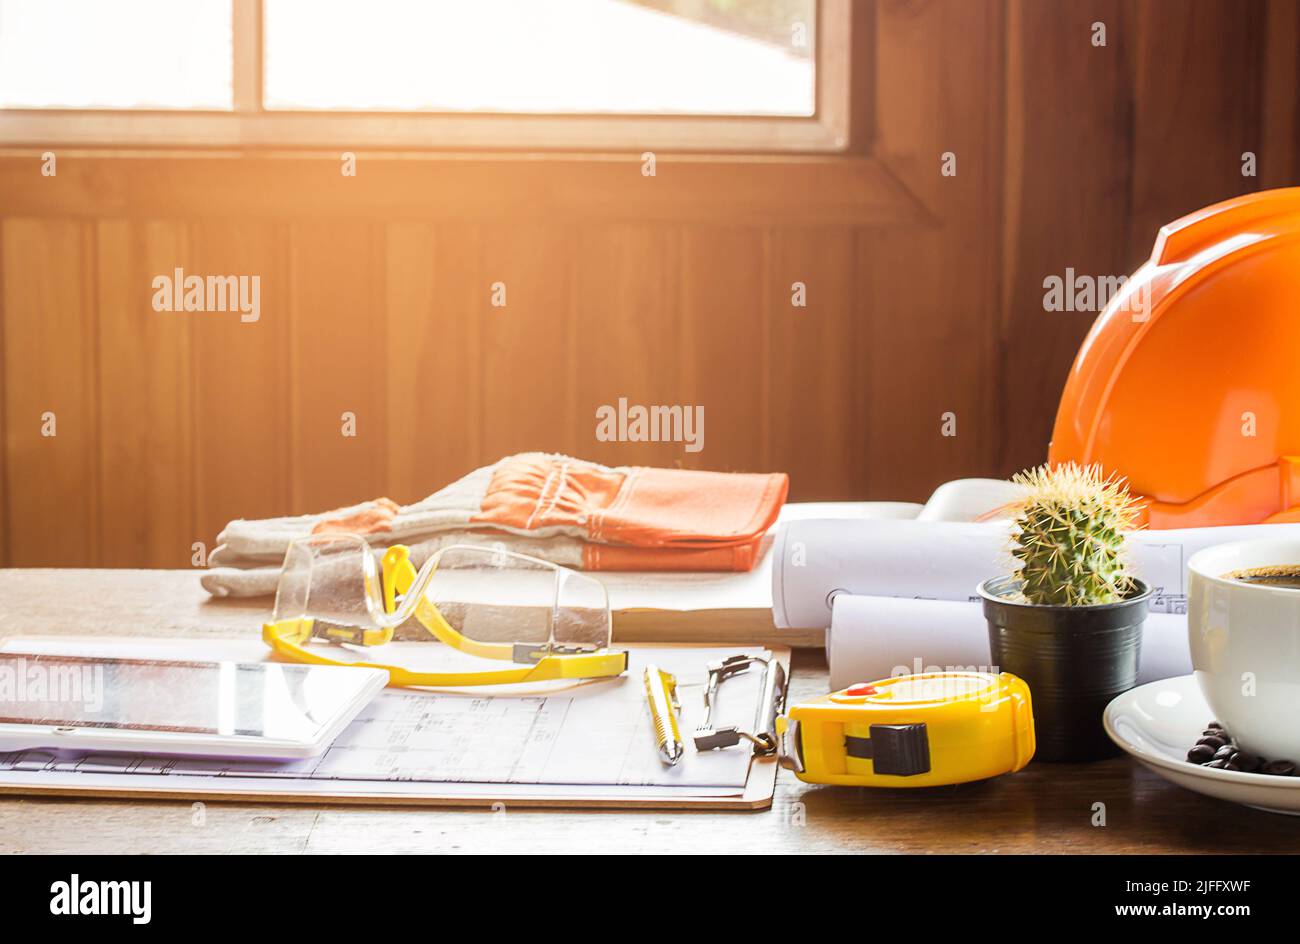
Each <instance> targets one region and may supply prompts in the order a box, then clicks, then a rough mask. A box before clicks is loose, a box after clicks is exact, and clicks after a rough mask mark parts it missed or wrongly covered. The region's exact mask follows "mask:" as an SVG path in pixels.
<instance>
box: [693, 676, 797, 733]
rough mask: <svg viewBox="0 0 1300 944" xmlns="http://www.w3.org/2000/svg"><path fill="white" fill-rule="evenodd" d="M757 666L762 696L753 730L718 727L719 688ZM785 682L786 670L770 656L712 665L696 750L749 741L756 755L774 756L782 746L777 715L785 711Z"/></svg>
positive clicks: (733, 726) (696, 731)
mask: <svg viewBox="0 0 1300 944" xmlns="http://www.w3.org/2000/svg"><path fill="white" fill-rule="evenodd" d="M755 665H761V666H763V696H762V698H760V699H759V701H758V713H757V715H756V716H755V718H754V730H753V731H752V732H750V731H742V730H740V728H739V727H738V726H736V725H729V726H727V727H722V728H719V727H715V726H714V724H713V712H714V710H715V709H716V708H717V703H718V688H719V686H721V685H722V683H723V682H725V681H726V680H727V679H729V678H731V677H732V676H734V675H740V674H741V673H743V672H746V671H748V670H749V668H750V667H751V666H755ZM786 681H787V680H786V676H785V667H784V666H782V665H781V663H780V662H778V661H776V659H774V658H772V657H771V656H746V655H735V656H731V657H729V658H727V659H723V660H722V661H721V662H713V663H710V665H709V681H708V684H707V685H706V686H705V689H704V723H703V724H702V725H700V726H699V727H698V728H696V729H695V738H694V739H695V749H696V750H697V751H714V750H718V749H719V748H723V747H734V746H735V745H737V744H739V743H740V742H741V741H749V742H750V743H751V744H753V745H754V753H755V754H757V755H759V756H766V755H768V754H775V753H776V749H777V746H778V744H779V742H778V740H777V735H776V716H777V715H779V714H780V713H781V711H782V710H783V709H784V708H785V695H786Z"/></svg>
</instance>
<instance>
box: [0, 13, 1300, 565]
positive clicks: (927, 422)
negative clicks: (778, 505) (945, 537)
mask: <svg viewBox="0 0 1300 944" xmlns="http://www.w3.org/2000/svg"><path fill="white" fill-rule="evenodd" d="M1085 7H1086V8H1087V9H1085ZM1096 21H1104V22H1105V23H1106V24H1107V29H1108V45H1107V46H1106V47H1105V48H1097V47H1094V46H1093V45H1092V44H1091V42H1090V35H1091V25H1092V23H1094V22H1096ZM1298 35H1300V34H1298V32H1297V22H1296V10H1295V6H1294V4H1293V3H1290V2H1288V0H1276V2H1270V0H1223V2H1211V0H1203V2H1199V3H1197V4H1196V5H1195V10H1194V12H1193V11H1191V10H1189V5H1187V4H1184V3H1181V2H1178V0H1159V2H1155V0H1142V2H1137V3H1128V2H1122V0H1097V2H1096V3H1094V4H1091V5H1085V4H1074V3H1069V4H1065V3H1059V4H1058V3H1050V4H1049V3H1043V2H1038V0H1013V2H1001V0H944V2H939V0H931V2H919V0H917V2H899V0H888V2H881V3H865V2H864V3H860V4H858V5H857V6H856V7H855V37H854V44H853V45H854V49H855V50H856V53H855V62H854V69H855V72H854V77H853V88H854V96H855V97H854V102H853V105H852V111H853V116H854V119H853V120H854V127H853V130H852V137H853V147H852V149H851V152H850V153H849V154H847V155H845V156H840V157H808V158H782V157H779V156H769V157H762V156H750V157H743V158H740V157H727V156H716V157H707V156H695V157H688V156H681V155H671V154H665V155H659V160H658V165H657V170H656V176H655V177H654V178H647V177H644V176H643V175H642V173H641V162H640V150H639V149H635V148H633V149H629V152H628V153H626V154H604V155H563V154H551V155H545V154H539V155H509V154H478V155H475V154H437V153H431V154H419V155H409V154H359V155H358V170H357V176H356V177H354V178H346V177H343V176H342V174H341V173H340V161H339V155H337V154H302V153H298V154H273V153H267V152H264V151H249V152H231V153H162V152H152V153H136V154H127V153H114V154H105V153H102V152H87V151H76V150H63V149H60V150H59V152H58V157H57V159H58V165H57V166H58V173H57V175H56V176H55V177H52V178H46V177H42V176H41V174H40V167H41V153H42V149H41V148H40V147H32V148H26V149H23V150H15V151H10V152H8V153H6V154H3V155H0V306H2V308H0V326H2V328H3V332H2V335H0V338H2V340H0V343H2V345H3V352H2V357H0V369H2V370H3V378H2V382H0V397H2V398H3V403H2V405H0V424H2V430H0V432H2V434H3V435H2V438H0V442H3V447H4V449H3V462H0V496H2V498H3V500H2V501H0V564H8V565H14V566H26V565H63V566H75V565H96V564H98V565H106V566H188V565H189V564H190V560H191V555H192V553H193V552H192V545H193V544H194V542H204V543H206V544H207V546H209V547H210V546H211V544H212V541H213V538H214V537H215V535H216V533H217V531H218V530H219V529H220V527H221V526H222V525H223V524H224V523H225V522H226V521H227V520H228V519H230V518H233V517H240V516H243V517H258V516H267V515H275V514H283V513H299V512H307V511H314V510H320V509H324V508H329V507H333V506H337V505H341V504H346V503H350V502H353V501H357V500H360V499H363V498H367V497H373V496H377V495H388V496H390V497H392V498H394V499H396V500H398V501H411V500H414V499H416V498H418V497H421V496H423V495H425V494H427V493H429V492H431V491H433V490H435V489H436V488H438V487H440V486H442V485H443V484H445V483H447V482H448V481H450V480H451V479H453V478H455V477H457V476H459V475H462V474H463V473H465V472H467V471H469V470H470V469H472V468H474V467H476V466H479V465H481V464H484V463H487V462H491V461H493V460H495V459H496V458H499V457H500V456H502V455H504V454H507V453H510V452H515V451H519V450H526V449H546V450H557V451H563V452H568V453H572V454H575V455H579V456H583V457H586V458H591V459H594V460H597V461H602V462H608V463H615V464H622V463H652V464H662V465H676V464H681V465H682V466H685V467H693V468H710V469H723V470H784V471H788V472H789V473H790V474H791V479H792V497H793V498H795V499H802V500H811V499H834V498H840V499H865V498H877V499H922V498H924V497H925V495H926V494H928V492H929V491H930V490H931V489H932V488H933V487H934V486H935V485H937V484H939V483H941V482H943V481H945V480H947V479H951V478H956V477H961V476H970V475H1005V474H1008V473H1010V472H1011V471H1014V470H1015V469H1017V468H1020V467H1023V466H1025V465H1028V464H1031V463H1033V462H1036V461H1039V460H1041V459H1042V458H1043V456H1044V455H1045V452H1046V445H1047V438H1048V434H1049V432H1050V427H1051V422H1052V417H1053V414H1054V411H1055V404H1056V399H1057V396H1058V394H1059V391H1060V388H1061V384H1062V382H1063V380H1064V376H1065V372H1066V370H1067V369H1068V367H1069V364H1070V361H1071V359H1072V357H1073V354H1074V351H1075V350H1076V349H1077V346H1078V343H1079V340H1080V339H1081V338H1082V337H1083V334H1084V332H1085V331H1086V330H1087V328H1088V326H1089V324H1090V323H1091V320H1092V316H1091V315H1089V314H1056V313H1047V312H1044V310H1043V306H1042V295H1043V288H1042V281H1043V279H1044V278H1045V277H1046V276H1048V275H1052V274H1058V275H1059V274H1063V273H1064V271H1065V269H1066V268H1067V267H1072V268H1074V269H1075V270H1076V271H1077V272H1083V273H1090V274H1097V275H1119V274H1124V273H1126V272H1129V271H1131V270H1132V269H1133V268H1135V267H1136V265H1137V264H1138V263H1139V262H1140V261H1141V260H1142V259H1143V258H1144V257H1145V255H1146V254H1147V253H1148V252H1149V249H1150V244H1151V241H1152V239H1153V238H1154V235H1155V228H1156V227H1157V226H1158V225H1159V224H1160V223H1162V222H1164V221H1166V220H1169V219H1172V218H1174V217H1177V216H1179V215H1181V214H1182V213H1184V212H1187V211H1189V210H1192V209H1195V208H1197V207H1199V206H1201V205H1204V204H1206V203H1210V202H1213V201H1215V200H1218V199H1223V198H1226V197H1229V196H1232V195H1235V194H1238V193H1242V192H1245V191H1250V190H1255V189H1259V188H1262V187H1268V186H1282V185H1286V184H1289V183H1293V182H1295V180H1296V174H1297V142H1296V131H1297V127H1300V126H1298V125H1297V116H1296V87H1297V84H1298V82H1297V68H1296V64H1297V44H1298V40H1297V36H1298ZM949 151H951V152H953V153H954V154H955V155H956V159H957V168H958V173H957V176H955V177H944V176H941V175H940V173H939V168H940V161H941V159H942V157H941V156H942V155H943V154H944V153H945V152H949ZM1245 151H1252V152H1254V153H1256V155H1257V159H1258V168H1259V171H1258V176H1256V177H1243V176H1242V172H1241V168H1242V154H1243V152H1245ZM177 267H180V268H181V269H183V270H184V272H185V273H188V274H198V275H204V276H206V275H237V276H238V275H245V276H252V275H257V276H259V278H260V288H261V298H260V319H259V320H258V321H257V322H256V323H241V321H240V319H239V316H238V314H237V313H229V312H228V313H176V312H158V311H154V310H153V307H152V305H151V299H152V296H153V287H152V280H153V279H154V277H155V276H158V275H166V274H170V273H172V272H173V270H174V269H175V268H177ZM796 282H801V283H803V284H804V285H805V286H806V297H807V305H806V307H802V308H800V307H795V306H792V304H791V295H792V285H793V284H794V283H796ZM494 283H501V284H503V285H504V287H505V293H506V305H505V307H504V308H499V307H495V306H494V305H493V304H492V300H493V299H492V296H493V285H494ZM620 397H626V398H627V399H628V401H629V402H630V403H634V404H635V403H640V404H683V405H685V404H701V405H703V406H704V407H705V411H706V423H705V436H704V449H703V451H701V452H698V453H688V452H686V451H685V450H684V449H683V447H682V445H681V444H663V443H660V444H656V443H607V442H600V441H598V440H597V439H596V436H595V429H596V419H595V411H596V408H597V407H598V406H600V405H602V404H616V403H617V402H618V399H619V398H620ZM949 412H951V413H953V414H955V415H956V418H957V435H956V436H955V437H945V436H943V435H941V424H942V417H943V415H944V414H945V413H949ZM46 414H52V415H53V417H54V422H55V424H56V427H55V428H56V432H57V435H54V436H46V435H43V431H47V429H48V426H47V417H46ZM345 414H350V415H352V416H353V417H355V430H356V435H355V436H345V435H343V434H342V427H343V424H344V423H345V422H346V417H345ZM43 426H44V427H46V428H45V429H43Z"/></svg>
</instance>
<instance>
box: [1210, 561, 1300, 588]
mask: <svg viewBox="0 0 1300 944" xmlns="http://www.w3.org/2000/svg"><path fill="white" fill-rule="evenodd" d="M1223 576H1224V578H1225V579H1227V580H1240V581H1241V582H1242V583H1251V584H1257V585H1259V586H1262V587H1283V588H1286V589H1288V590H1300V564H1270V565H1269V566H1267V567H1247V568H1246V569H1245V570H1233V571H1229V572H1228V573H1226V574H1224V575H1223Z"/></svg>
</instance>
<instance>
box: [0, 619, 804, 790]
mask: <svg viewBox="0 0 1300 944" xmlns="http://www.w3.org/2000/svg"><path fill="white" fill-rule="evenodd" d="M37 642H39V643H40V644H41V645H38V646H37V647H36V648H35V649H33V648H32V646H33V644H34V643H37ZM395 645H402V644H395ZM405 645H406V646H416V647H424V646H427V645H428V644H427V643H406V644H405ZM4 648H5V649H8V650H21V651H59V652H68V651H77V652H80V653H82V654H87V655H109V654H122V653H123V652H124V651H128V652H133V653H134V654H136V655H141V654H144V653H153V654H150V655H146V656H145V657H150V658H158V657H172V658H175V657H178V656H180V655H182V654H183V655H184V657H185V658H192V659H212V658H214V657H215V658H225V659H235V660H237V661H257V660H262V659H265V658H267V657H268V656H269V650H266V649H265V647H264V646H262V644H261V643H260V641H255V640H249V639H247V638H244V639H237V640H158V639H139V638H135V639H106V638H104V637H80V638H77V637H66V636H65V637H46V638H45V639H43V640H39V641H38V640H36V639H33V638H26V639H22V638H13V639H9V640H6V641H5V643H4ZM627 648H628V650H629V654H630V656H631V657H632V659H631V664H632V666H633V667H635V666H636V665H637V664H638V662H639V661H643V660H645V659H650V658H653V659H655V660H658V661H660V662H670V664H671V663H673V662H675V663H677V664H682V663H683V662H685V663H686V664H695V659H694V656H695V655H696V654H697V653H698V655H699V659H698V665H699V668H700V678H699V679H698V680H695V679H692V680H691V682H690V685H689V686H688V687H687V688H685V689H684V693H683V710H684V715H683V734H684V735H685V738H686V741H687V751H688V755H690V754H693V753H695V752H694V748H693V746H692V745H691V744H690V740H691V739H690V735H689V732H690V730H692V729H693V728H694V726H695V724H696V723H697V722H698V720H699V719H700V718H701V717H702V716H703V715H702V714H701V712H702V711H703V705H702V703H701V700H700V697H699V695H700V693H701V692H702V690H703V687H704V686H705V685H707V681H708V679H707V665H706V663H707V662H709V661H713V660H716V659H717V658H719V657H720V656H721V657H724V658H725V657H726V656H727V655H735V654H738V653H750V654H753V653H758V652H765V653H767V654H769V657H770V660H771V667H770V669H769V672H770V671H777V670H779V671H780V672H782V673H783V674H784V678H785V680H786V684H787V685H788V679H789V673H790V650H789V649H788V648H782V647H764V646H750V647H735V646H722V647H719V646H708V645H696V644H675V645H668V644H656V645H654V646H640V645H629V646H628V647H627ZM633 676H635V677H633ZM623 681H624V684H628V683H635V685H634V687H635V689H636V691H637V692H638V693H639V692H640V684H639V672H634V671H632V670H630V671H629V673H628V674H627V675H625V676H624V677H623ZM697 681H698V683H699V687H695V686H696V683H697ZM765 681H766V678H763V679H757V678H756V679H754V684H755V685H756V686H757V689H758V690H760V691H761V690H762V689H763V688H764V684H763V683H764V682H765ZM679 684H680V683H679ZM728 684H731V683H728ZM574 688H575V689H576V688H578V686H574ZM387 691H388V692H400V693H403V694H412V693H410V692H408V691H405V690H395V689H389V690H387ZM564 691H565V690H564V689H560V690H558V693H559V694H563V693H564ZM413 694H415V695H417V696H419V695H425V696H431V695H443V696H448V695H456V696H459V697H469V698H474V697H475V696H474V695H467V693H465V692H459V693H450V692H445V693H413ZM381 697H383V696H381ZM492 697H495V698H500V699H505V700H509V699H514V698H519V699H522V700H527V701H530V702H536V701H537V697H535V696H533V695H530V694H528V693H525V694H523V695H515V694H514V693H505V694H501V695H495V696H492ZM548 697H551V698H555V697H557V695H550V696H548ZM590 697H592V698H596V697H604V696H601V695H600V693H599V692H597V693H596V694H594V695H591V696H590ZM630 697H631V695H630V694H628V693H623V694H622V695H621V698H622V701H621V702H619V704H621V705H622V709H623V710H624V711H629V712H630V708H629V699H630ZM637 697H638V698H639V699H641V700H643V699H642V698H641V696H640V695H639V694H638V696H637ZM475 700H476V701H477V702H480V703H481V702H483V701H484V700H485V699H484V697H483V695H482V694H478V697H477V699H475ZM488 700H490V698H489V699H488ZM592 704H593V705H594V704H596V703H592ZM758 704H759V702H758V701H756V700H748V699H746V700H744V703H741V702H738V703H737V705H736V709H737V712H738V715H739V716H740V720H743V721H744V722H746V723H748V721H750V720H751V719H752V718H753V710H754V707H755V706H756V705H758ZM614 706H615V703H614V702H613V701H611V702H610V703H609V704H608V705H605V704H603V703H602V704H600V709H601V711H602V713H609V712H613V710H614ZM567 707H568V710H569V711H572V705H569V706H567ZM760 713H761V712H760ZM575 714H579V716H580V713H576V712H575ZM566 717H568V715H567V714H566ZM618 720H619V721H620V723H621V724H622V726H623V727H622V728H620V733H619V735H618V737H616V738H614V740H613V741H612V742H611V743H616V744H619V745H620V746H622V745H623V742H622V740H619V738H621V737H623V736H624V735H626V733H627V730H628V726H629V725H630V724H631V723H632V721H631V718H630V715H629V716H627V717H620V718H619V719H618ZM637 721H644V722H645V723H644V724H643V725H641V727H642V728H643V729H644V731H645V732H647V735H648V732H649V722H648V720H647V719H645V718H638V719H637ZM578 730H579V731H581V729H580V728H579V729H578ZM345 733H346V732H345ZM565 736H566V735H565V732H564V729H562V728H561V729H559V736H558V738H557V743H558V741H559V739H560V738H563V737H565ZM633 740H634V741H635V743H632V742H629V743H627V744H626V745H625V747H626V749H627V752H628V756H629V758H630V759H631V761H635V764H638V765H639V764H641V762H642V761H641V756H640V755H641V751H640V748H641V747H644V751H645V756H647V757H651V758H652V759H654V753H655V752H654V751H653V749H652V747H653V745H652V743H651V742H649V741H648V740H647V741H646V743H645V744H642V742H641V740H640V735H639V734H638V735H637V736H636V738H634V739H633ZM345 748H346V745H345ZM556 749H557V748H556V747H555V746H554V745H552V746H551V751H552V753H554V752H555V750H556ZM43 753H47V752H26V754H27V755H28V756H27V757H26V758H25V759H17V760H16V759H15V758H14V756H13V755H0V795H32V796H66V797H100V798H114V799H133V800H136V799H139V800H151V799H156V800H186V801H202V802H209V801H217V802H220V801H226V802H248V801H256V802H271V803H283V804H326V805H331V806H354V805H359V806H401V807H409V806H428V807H462V808H479V809H482V808H489V809H493V810H505V809H508V808H543V809H566V808H567V809H629V810H630V809H645V810H713V811H734V812H754V811H760V810H766V809H769V808H770V807H771V806H772V801H773V796H774V793H775V788H776V777H777V770H778V768H779V763H778V759H777V757H776V756H775V755H769V756H758V755H756V754H754V752H753V751H752V750H751V749H750V748H749V747H748V746H747V745H746V746H736V747H732V748H727V749H726V757H725V760H724V762H722V763H721V764H719V765H720V766H725V767H727V768H728V769H729V770H731V771H732V772H733V774H734V770H735V769H737V768H741V769H743V777H744V779H743V784H742V785H736V784H734V783H731V784H728V785H726V786H707V787H705V786H694V785H686V786H667V787H666V786H663V785H658V784H646V783H625V784H618V783H613V784H607V783H574V784H554V783H509V782H499V783H498V782H481V781H480V782H434V781H429V780H425V781H420V780H410V779H400V778H399V779H392V780H375V779H349V778H338V777H329V778H326V779H306V778H298V777H294V776H280V775H274V776H270V775H265V774H262V773H254V774H252V775H245V772H244V771H242V770H241V771H232V770H230V769H228V768H229V766H230V765H229V764H227V768H226V769H222V770H220V771H219V772H215V773H214V772H211V771H206V772H203V773H198V774H195V773H193V772H191V771H190V770H187V769H184V768H178V767H173V768H172V769H170V770H168V771H167V772H160V771H159V770H158V769H155V768H153V767H149V766H147V764H149V763H157V762H158V761H159V760H160V759H158V758H152V759H149V758H136V759H134V761H133V763H135V766H134V768H133V769H130V770H125V769H124V764H123V758H122V757H121V756H120V755H115V756H112V757H110V758H102V757H101V758H57V757H54V756H52V755H51V756H50V757H43V756H41V755H42V754H43ZM712 753H718V754H721V753H722V752H712ZM212 763H213V764H220V763H225V762H217V761H213V762H212ZM655 763H657V759H656V760H655ZM105 764H107V765H108V768H109V769H103V768H104V765H105ZM636 769H639V770H642V771H645V770H646V769H647V768H645V767H638V768H636Z"/></svg>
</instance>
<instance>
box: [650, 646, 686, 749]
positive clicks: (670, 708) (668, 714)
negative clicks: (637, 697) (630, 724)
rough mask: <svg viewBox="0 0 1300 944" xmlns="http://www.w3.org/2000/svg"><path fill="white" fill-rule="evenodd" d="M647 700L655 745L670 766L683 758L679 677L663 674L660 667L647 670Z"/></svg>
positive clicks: (652, 666) (651, 666)
mask: <svg viewBox="0 0 1300 944" xmlns="http://www.w3.org/2000/svg"><path fill="white" fill-rule="evenodd" d="M644 679H645V697H646V701H647V702H649V704H650V722H651V723H652V724H653V725H654V729H655V744H656V746H657V747H658V748H659V759H660V760H662V761H663V762H664V763H665V764H667V765H668V766H669V767H672V766H673V765H675V764H676V763H677V762H678V761H679V760H681V759H682V751H683V749H684V748H683V747H682V732H681V729H680V728H679V727H678V726H677V712H678V711H680V710H681V703H680V702H679V701H678V700H677V678H676V677H675V676H673V675H670V674H669V673H667V672H663V671H660V670H659V668H658V667H657V666H654V665H647V666H646V667H645V676H644Z"/></svg>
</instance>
